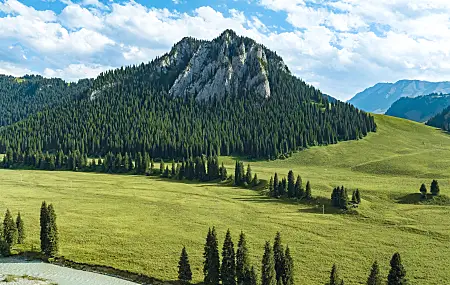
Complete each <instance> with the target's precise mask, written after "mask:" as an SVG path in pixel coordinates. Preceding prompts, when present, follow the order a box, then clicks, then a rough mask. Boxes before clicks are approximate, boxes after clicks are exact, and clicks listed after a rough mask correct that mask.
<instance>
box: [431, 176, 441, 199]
mask: <svg viewBox="0 0 450 285" xmlns="http://www.w3.org/2000/svg"><path fill="white" fill-rule="evenodd" d="M430 192H431V195H433V196H437V195H439V192H440V190H439V183H438V182H437V180H433V182H431V187H430Z"/></svg>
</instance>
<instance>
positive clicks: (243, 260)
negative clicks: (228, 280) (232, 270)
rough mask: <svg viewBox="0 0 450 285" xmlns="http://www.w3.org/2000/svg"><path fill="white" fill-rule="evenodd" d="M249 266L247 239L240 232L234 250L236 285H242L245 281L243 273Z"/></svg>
mask: <svg viewBox="0 0 450 285" xmlns="http://www.w3.org/2000/svg"><path fill="white" fill-rule="evenodd" d="M249 267H250V265H249V258H248V249H247V241H246V239H245V234H244V233H243V232H241V234H240V235H239V242H238V247H237V250H236V279H237V284H238V285H242V284H243V283H244V282H245V280H244V279H245V273H246V271H247V270H249Z"/></svg>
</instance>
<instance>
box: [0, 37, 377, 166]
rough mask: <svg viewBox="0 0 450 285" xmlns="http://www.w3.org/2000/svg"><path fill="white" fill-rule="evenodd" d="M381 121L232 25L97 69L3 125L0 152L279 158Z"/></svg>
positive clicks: (357, 134) (352, 134)
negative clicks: (80, 84)
mask: <svg viewBox="0 0 450 285" xmlns="http://www.w3.org/2000/svg"><path fill="white" fill-rule="evenodd" d="M375 130H376V124H375V122H374V118H373V117H372V116H370V115H368V114H367V113H365V112H362V111H359V110H358V109H356V108H355V107H354V106H352V105H350V104H347V103H343V102H339V101H338V102H335V103H331V104H329V102H328V100H326V99H325V98H324V97H323V95H322V93H321V92H320V91H319V90H317V89H315V88H314V87H312V86H310V85H308V84H306V83H305V82H303V81H302V80H300V79H298V78H296V77H295V76H293V75H292V74H291V73H290V72H289V70H288V68H287V67H286V65H285V64H284V62H283V60H282V59H281V58H280V57H279V56H278V55H277V54H276V53H274V52H272V51H270V50H268V49H267V48H265V47H264V46H262V45H260V44H258V43H256V42H255V41H253V40H252V39H249V38H245V37H239V36H237V35H236V34H235V33H234V32H233V31H231V30H227V31H225V32H224V33H222V34H221V35H220V36H219V37H217V38H216V39H214V40H212V41H199V40H196V39H193V38H184V39H182V40H181V41H180V42H179V43H177V44H175V45H174V47H173V48H172V49H171V51H170V52H169V53H167V54H165V55H163V56H161V57H158V58H156V59H155V60H153V61H151V62H149V63H147V64H144V63H142V64H140V65H135V66H128V67H122V68H118V69H115V70H110V71H107V72H104V73H102V74H100V75H99V76H98V77H97V78H96V79H94V80H93V82H92V86H91V87H90V88H89V89H88V90H84V89H83V88H80V93H79V96H77V97H76V98H75V99H73V100H71V101H70V102H67V103H65V104H60V105H58V106H55V107H54V108H46V109H45V110H43V111H41V112H38V113H36V114H34V115H32V116H29V117H28V118H27V119H25V120H22V121H20V122H18V123H16V124H13V125H10V126H8V127H6V128H3V129H0V153H1V152H5V151H7V150H8V149H14V150H15V151H17V149H19V150H21V151H27V152H33V153H37V154H36V157H38V158H39V157H42V156H41V154H40V153H41V152H46V151H49V152H50V153H55V152H59V151H62V152H64V153H66V154H70V153H74V152H79V153H81V154H84V155H89V156H104V155H106V154H107V153H109V152H112V153H116V154H117V153H121V154H123V155H125V153H128V154H129V155H130V154H131V156H132V157H134V158H135V159H136V158H137V157H138V154H141V155H142V154H143V153H145V154H148V155H150V156H151V157H153V158H164V159H181V158H187V157H195V156H200V155H202V154H206V155H230V154H235V155H245V156H250V157H258V158H277V157H279V156H283V155H285V154H288V153H289V152H292V151H296V150H299V149H303V148H306V147H308V146H313V145H326V144H332V143H337V142H338V141H343V140H354V139H359V138H362V137H364V136H365V135H366V134H367V133H368V132H372V131H375Z"/></svg>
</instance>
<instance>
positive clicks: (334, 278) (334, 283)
mask: <svg viewBox="0 0 450 285" xmlns="http://www.w3.org/2000/svg"><path fill="white" fill-rule="evenodd" d="M328 285H340V279H339V273H338V269H337V266H336V264H333V267H332V268H331V273H330V283H329V284H328Z"/></svg>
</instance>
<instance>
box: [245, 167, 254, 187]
mask: <svg viewBox="0 0 450 285" xmlns="http://www.w3.org/2000/svg"><path fill="white" fill-rule="evenodd" d="M252 178H253V176H252V169H251V167H250V164H248V165H247V172H246V174H245V182H247V184H248V185H250V184H251V183H252Z"/></svg>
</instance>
